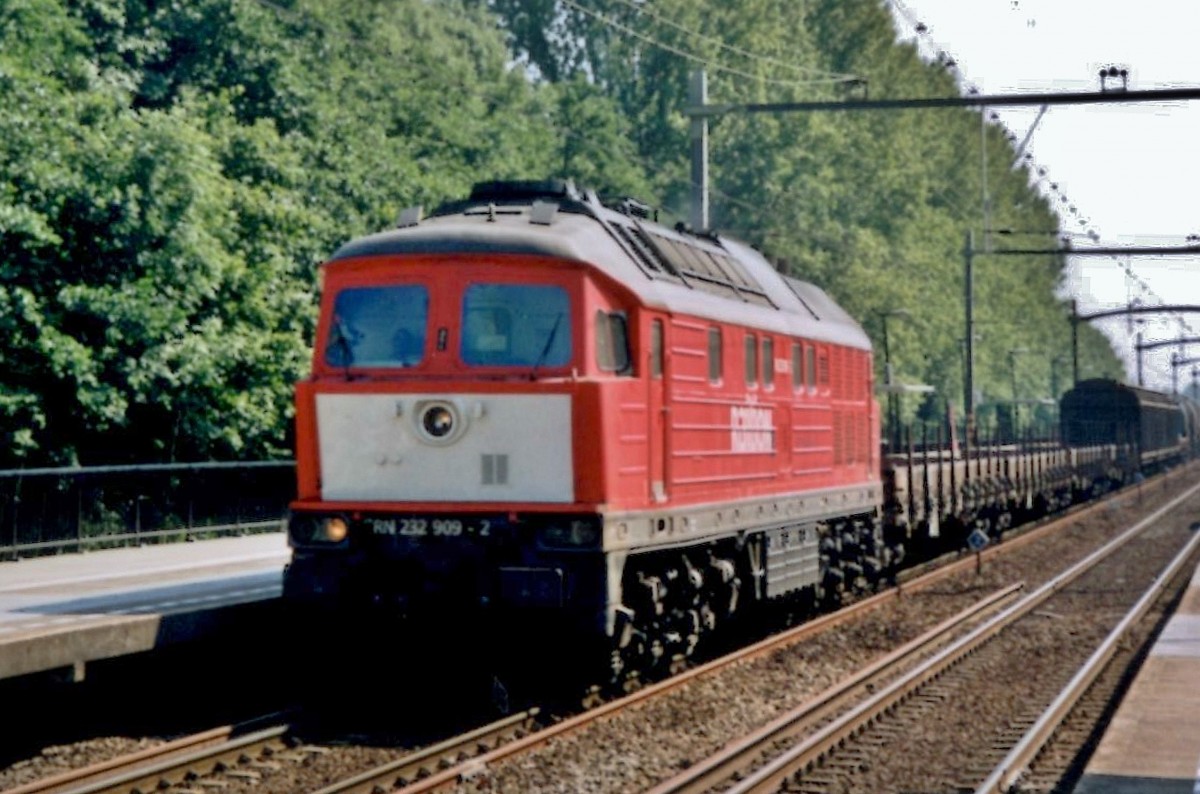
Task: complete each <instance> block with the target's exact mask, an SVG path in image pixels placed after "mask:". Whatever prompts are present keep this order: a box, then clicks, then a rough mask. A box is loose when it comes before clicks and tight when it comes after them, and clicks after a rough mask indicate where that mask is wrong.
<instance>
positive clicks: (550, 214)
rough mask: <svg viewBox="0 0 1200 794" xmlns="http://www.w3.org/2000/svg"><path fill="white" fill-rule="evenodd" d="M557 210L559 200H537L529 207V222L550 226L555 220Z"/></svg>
mask: <svg viewBox="0 0 1200 794" xmlns="http://www.w3.org/2000/svg"><path fill="white" fill-rule="evenodd" d="M557 212H558V202H557V201H535V202H533V206H532V207H530V209H529V222H530V223H536V224H538V225H539V226H549V225H550V224H551V223H553V222H554V216H555V214H556V213H557Z"/></svg>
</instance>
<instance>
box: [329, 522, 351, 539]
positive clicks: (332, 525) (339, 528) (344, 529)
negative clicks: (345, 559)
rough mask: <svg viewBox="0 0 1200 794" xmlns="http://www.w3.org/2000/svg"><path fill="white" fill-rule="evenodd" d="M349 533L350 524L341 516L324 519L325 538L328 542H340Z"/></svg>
mask: <svg viewBox="0 0 1200 794" xmlns="http://www.w3.org/2000/svg"><path fill="white" fill-rule="evenodd" d="M348 534H350V526H349V525H348V524H347V523H346V519H344V518H342V517H341V516H333V517H332V518H327V519H325V540H327V541H329V542H330V543H341V542H342V541H343V540H345V539H346V536H347V535H348Z"/></svg>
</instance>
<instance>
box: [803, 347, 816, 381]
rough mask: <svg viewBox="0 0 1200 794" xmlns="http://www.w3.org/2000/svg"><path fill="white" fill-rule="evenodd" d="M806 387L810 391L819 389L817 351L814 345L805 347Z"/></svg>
mask: <svg viewBox="0 0 1200 794" xmlns="http://www.w3.org/2000/svg"><path fill="white" fill-rule="evenodd" d="M804 385H806V386H807V387H808V388H809V391H811V390H813V389H815V388H816V387H817V350H816V348H814V347H813V346H812V345H805V346H804Z"/></svg>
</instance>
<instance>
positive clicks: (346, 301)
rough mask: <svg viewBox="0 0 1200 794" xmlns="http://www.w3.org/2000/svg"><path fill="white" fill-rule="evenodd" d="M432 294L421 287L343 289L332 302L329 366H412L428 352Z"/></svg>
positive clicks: (405, 285) (326, 355) (328, 349)
mask: <svg viewBox="0 0 1200 794" xmlns="http://www.w3.org/2000/svg"><path fill="white" fill-rule="evenodd" d="M428 315H429V291H428V290H426V289H425V287H422V286H419V285H416V284H404V285H393V286H387V287H356V288H353V289H344V290H342V291H341V292H339V293H338V294H337V297H336V298H335V299H334V302H333V318H332V320H331V321H330V324H329V334H328V336H327V337H326V340H325V363H326V364H329V365H330V366H333V367H412V366H415V365H417V364H420V363H421V359H422V358H423V357H424V352H425V325H426V319H427V317H428Z"/></svg>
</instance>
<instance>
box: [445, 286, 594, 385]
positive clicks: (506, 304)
mask: <svg viewBox="0 0 1200 794" xmlns="http://www.w3.org/2000/svg"><path fill="white" fill-rule="evenodd" d="M460 354H461V356H462V360H463V362H464V363H466V364H471V365H475V366H485V367H505V366H518V367H534V368H537V367H562V366H566V365H567V364H569V363H570V362H571V306H570V300H569V299H568V297H567V291H566V290H565V289H563V288H562V287H556V286H550V285H532V284H472V285H470V286H469V287H467V289H466V292H465V294H464V296H463V313H462V343H461V349H460Z"/></svg>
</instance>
